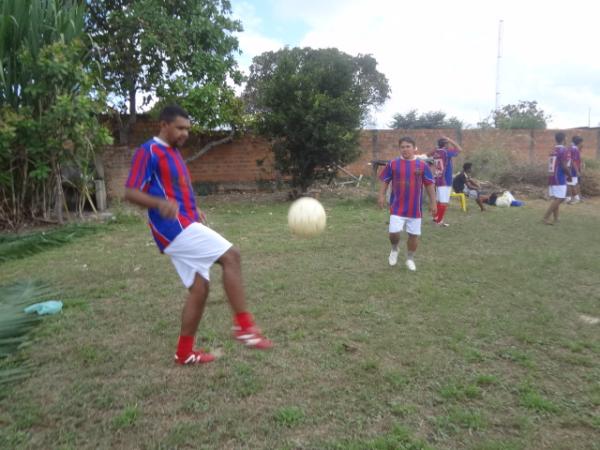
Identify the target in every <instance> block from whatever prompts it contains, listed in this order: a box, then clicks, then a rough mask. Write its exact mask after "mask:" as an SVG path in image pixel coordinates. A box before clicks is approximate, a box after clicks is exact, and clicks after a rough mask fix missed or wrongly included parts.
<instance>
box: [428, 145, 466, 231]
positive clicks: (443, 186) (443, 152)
mask: <svg viewBox="0 0 600 450" xmlns="http://www.w3.org/2000/svg"><path fill="white" fill-rule="evenodd" d="M461 151H462V149H461V148H460V145H458V144H457V143H456V142H454V141H453V140H452V139H450V138H449V137H446V136H444V137H442V138H441V139H438V142H437V148H436V149H435V150H433V151H431V152H429V153H428V155H427V156H429V157H432V158H433V166H434V170H435V173H434V175H435V186H436V197H437V214H436V215H435V216H434V218H433V221H434V222H435V223H436V224H438V225H440V226H442V227H447V226H448V224H447V223H446V222H444V214H445V213H446V208H448V203H450V193H451V190H452V177H453V176H454V175H453V173H452V158H455V157H456V156H458V154H459V153H460V152H461Z"/></svg>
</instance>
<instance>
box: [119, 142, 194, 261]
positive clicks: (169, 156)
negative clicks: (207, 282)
mask: <svg viewBox="0 0 600 450" xmlns="http://www.w3.org/2000/svg"><path fill="white" fill-rule="evenodd" d="M125 187H127V188H130V189H139V190H140V191H143V192H145V193H147V194H150V195H153V196H155V197H160V198H164V199H172V200H175V201H176V202H177V203H178V205H179V212H178V213H177V218H176V219H165V218H164V217H162V216H161V215H160V214H159V212H158V209H156V208H151V209H148V225H149V226H150V229H151V230H152V235H153V236H154V240H155V241H156V244H157V245H158V248H159V249H160V251H161V252H162V251H163V250H164V249H165V248H166V247H167V246H168V245H169V244H170V243H171V242H172V241H173V239H175V238H176V237H177V235H178V234H179V233H181V232H182V231H183V230H184V229H185V228H186V227H187V226H188V225H190V224H192V223H194V222H199V219H200V217H199V215H198V210H197V209H196V200H195V198H194V190H193V189H192V183H191V179H190V174H189V172H188V169H187V167H186V165H185V162H184V160H183V158H182V157H181V153H179V150H177V149H176V148H175V147H170V146H168V145H167V144H166V143H165V142H163V141H161V140H160V139H158V138H153V139H150V140H149V141H148V142H146V143H144V144H143V145H142V146H141V147H140V148H138V149H137V150H136V152H135V154H134V155H133V160H132V163H131V170H130V171H129V177H128V178H127V182H126V183H125Z"/></svg>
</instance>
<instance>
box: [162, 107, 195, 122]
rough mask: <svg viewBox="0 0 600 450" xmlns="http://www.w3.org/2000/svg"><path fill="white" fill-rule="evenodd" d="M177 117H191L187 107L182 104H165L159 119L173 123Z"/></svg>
mask: <svg viewBox="0 0 600 450" xmlns="http://www.w3.org/2000/svg"><path fill="white" fill-rule="evenodd" d="M177 117H183V118H184V119H189V118H190V116H189V114H188V113H187V111H186V110H185V109H183V108H182V107H181V106H177V105H169V106H165V107H164V108H163V109H161V111H160V115H159V116H158V120H160V121H161V122H167V123H171V122H173V121H174V120H175V119H176V118H177Z"/></svg>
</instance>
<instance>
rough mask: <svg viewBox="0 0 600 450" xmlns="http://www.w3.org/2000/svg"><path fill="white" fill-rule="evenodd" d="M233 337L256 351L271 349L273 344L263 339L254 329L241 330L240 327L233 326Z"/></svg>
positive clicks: (256, 329) (257, 330)
mask: <svg viewBox="0 0 600 450" xmlns="http://www.w3.org/2000/svg"><path fill="white" fill-rule="evenodd" d="M233 337H234V339H235V340H236V341H238V342H241V343H242V344H244V345H245V346H246V347H250V348H255V349H258V350H266V349H269V348H271V347H273V343H272V342H271V341H270V340H269V339H267V338H266V337H264V336H263V335H262V334H261V332H260V330H259V329H258V328H256V327H250V328H246V329H245V330H243V329H242V328H241V327H238V326H235V327H233Z"/></svg>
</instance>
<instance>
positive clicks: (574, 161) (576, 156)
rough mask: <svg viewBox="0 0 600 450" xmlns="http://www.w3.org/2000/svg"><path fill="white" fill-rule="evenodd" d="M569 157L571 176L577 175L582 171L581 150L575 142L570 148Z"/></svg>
mask: <svg viewBox="0 0 600 450" xmlns="http://www.w3.org/2000/svg"><path fill="white" fill-rule="evenodd" d="M569 159H570V160H571V176H572V177H576V176H578V175H577V174H578V173H579V172H581V151H580V150H579V147H577V146H576V145H575V144H572V145H571V147H570V148H569Z"/></svg>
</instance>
